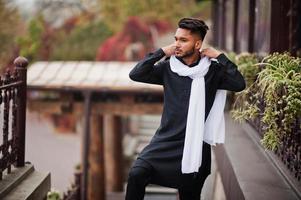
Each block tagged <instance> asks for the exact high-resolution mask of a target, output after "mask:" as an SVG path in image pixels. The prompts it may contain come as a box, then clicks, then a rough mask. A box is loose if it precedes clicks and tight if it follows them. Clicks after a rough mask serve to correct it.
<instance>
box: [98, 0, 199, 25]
mask: <svg viewBox="0 0 301 200" xmlns="http://www.w3.org/2000/svg"><path fill="white" fill-rule="evenodd" d="M99 4H100V6H101V13H100V14H101V16H102V17H103V20H104V21H106V23H107V24H108V25H109V26H110V27H111V29H112V30H115V31H119V30H120V29H121V28H122V25H123V24H124V23H125V21H127V18H128V17H129V16H139V17H142V18H145V19H146V20H152V19H160V20H167V21H170V22H175V21H177V20H178V19H179V18H180V17H183V16H186V15H188V14H191V11H192V10H193V9H194V7H196V5H197V4H196V3H195V2H194V1H191V0H187V1H183V0H182V1H181V0H143V1H137V0H114V1H112V0H99Z"/></svg>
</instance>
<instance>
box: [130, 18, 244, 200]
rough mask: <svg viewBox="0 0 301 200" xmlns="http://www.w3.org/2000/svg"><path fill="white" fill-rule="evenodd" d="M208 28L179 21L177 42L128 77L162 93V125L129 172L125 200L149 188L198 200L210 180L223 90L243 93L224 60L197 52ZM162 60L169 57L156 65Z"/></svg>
mask: <svg viewBox="0 0 301 200" xmlns="http://www.w3.org/2000/svg"><path fill="white" fill-rule="evenodd" d="M207 30H208V27H207V25H206V24H205V23H204V22H203V21H202V20H199V19H194V18H183V19H181V20H180V21H179V23H178V29H177V30H176V33H175V42H174V43H173V44H171V45H169V46H166V47H163V48H161V49H159V50H157V51H155V52H154V53H151V54H149V55H147V56H146V57H145V58H144V59H143V60H141V61H140V62H139V63H138V64H137V65H136V66H135V67H134V69H133V70H132V71H131V72H130V78H131V79H132V80H134V81H138V82H144V83H151V84H159V85H163V87H164V107H163V113H162V118H161V124H160V127H159V128H158V130H157V131H156V133H155V135H154V137H153V138H152V140H151V142H150V144H149V145H147V146H146V147H145V148H144V150H143V151H142V152H141V153H140V155H139V156H138V158H137V160H136V161H135V163H134V165H133V167H132V168H131V170H130V172H129V178H128V185H127V191H126V200H142V199H143V198H144V194H145V187H146V186H147V184H149V183H152V184H157V185H161V186H166V187H172V188H176V189H178V191H179V197H180V199H181V200H199V199H200V194H201V190H202V187H203V184H204V182H205V179H206V178H207V176H208V175H209V174H210V168H211V148H210V145H215V144H216V143H223V140H224V135H223V134H224V133H223V131H224V124H223V123H224V121H223V108H224V105H225V97H226V94H225V90H231V91H236V92H238V91H241V90H243V89H244V88H245V82H244V79H243V77H242V75H241V74H240V73H239V71H238V70H237V67H236V65H235V64H233V63H232V62H231V61H230V60H229V59H228V58H227V57H226V56H225V55H224V54H222V53H221V52H219V51H217V50H215V49H213V48H207V49H203V50H201V47H202V43H203V40H204V37H205V35H206V33H207ZM164 56H166V57H170V59H165V60H164V61H161V62H158V61H159V60H161V58H163V57H164Z"/></svg>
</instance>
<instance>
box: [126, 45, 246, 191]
mask: <svg viewBox="0 0 301 200" xmlns="http://www.w3.org/2000/svg"><path fill="white" fill-rule="evenodd" d="M164 56H165V54H164V52H163V50H162V49H159V50H157V51H155V52H154V53H150V54H148V55H147V56H146V57H145V58H144V59H143V60H141V61H140V62H138V64H137V65H136V66H135V67H134V69H133V70H132V71H131V72H130V75H129V76H130V78H131V79H132V80H134V81H138V82H143V83H150V84H159V85H162V86H163V88H164V105H163V113H162V117H161V124H160V127H159V128H158V129H157V131H156V133H155V135H154V136H153V138H152V140H151V142H150V144H149V145H147V146H146V147H145V148H144V150H143V151H142V152H141V153H140V155H139V156H138V159H137V160H136V162H135V164H134V166H141V167H143V165H144V164H145V163H147V164H149V165H151V166H152V168H153V169H154V174H153V177H152V181H151V182H152V183H155V184H159V185H163V186H168V187H174V188H179V187H182V186H183V184H184V182H185V181H183V180H184V179H186V178H187V177H186V175H183V174H182V173H181V161H182V155H183V154H182V153H183V147H184V140H185V130H186V122H187V114H188V106H189V97H190V89H191V83H192V79H191V78H189V77H183V76H179V75H178V74H176V73H174V72H172V71H171V69H170V64H169V60H164V61H161V62H159V63H157V62H158V61H159V60H160V59H161V58H163V57H164ZM217 61H218V62H215V61H211V65H210V66H209V70H208V72H207V74H206V75H205V89H206V93H205V94H206V104H205V106H206V107H205V118H207V116H208V114H209V111H210V109H211V107H212V105H213V102H214V99H215V94H216V91H217V90H218V89H224V90H230V91H236V92H238V91H241V90H243V89H244V88H245V81H244V78H243V76H242V75H241V74H240V72H239V71H238V70H237V66H236V65H235V64H234V63H232V62H231V61H230V60H229V59H228V58H227V57H226V56H225V55H224V54H221V55H219V56H218V57H217ZM196 64H197V63H196ZM190 67H193V66H190ZM210 166H211V151H210V146H209V145H208V144H206V143H204V145H203V161H202V166H201V167H200V170H199V173H201V174H202V176H207V175H208V174H209V173H210ZM186 182H187V181H186ZM188 182H189V180H188Z"/></svg>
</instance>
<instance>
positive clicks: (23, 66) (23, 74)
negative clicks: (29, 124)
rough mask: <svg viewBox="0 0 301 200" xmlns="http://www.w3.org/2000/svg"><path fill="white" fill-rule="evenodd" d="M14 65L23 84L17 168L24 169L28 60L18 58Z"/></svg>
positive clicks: (18, 115) (18, 121)
mask: <svg viewBox="0 0 301 200" xmlns="http://www.w3.org/2000/svg"><path fill="white" fill-rule="evenodd" d="M14 65H15V67H16V70H17V72H18V76H19V79H20V80H21V81H22V84H21V85H20V87H19V88H18V93H17V95H18V97H17V106H18V111H17V112H18V113H17V134H16V136H17V147H18V151H17V163H16V164H17V167H23V166H24V164H25V129H26V100H27V94H26V93H27V65H28V60H27V59H26V58H24V57H18V58H16V59H15V60H14Z"/></svg>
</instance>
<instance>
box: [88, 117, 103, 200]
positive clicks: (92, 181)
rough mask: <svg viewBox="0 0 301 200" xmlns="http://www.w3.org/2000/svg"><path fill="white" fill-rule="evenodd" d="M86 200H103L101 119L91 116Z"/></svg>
mask: <svg viewBox="0 0 301 200" xmlns="http://www.w3.org/2000/svg"><path fill="white" fill-rule="evenodd" d="M88 159H89V172H88V177H89V178H88V185H89V187H88V200H95V199H98V200H105V193H106V192H105V165H104V139H103V118H102V117H101V116H99V115H92V116H91V137H90V152H89V158H88Z"/></svg>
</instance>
